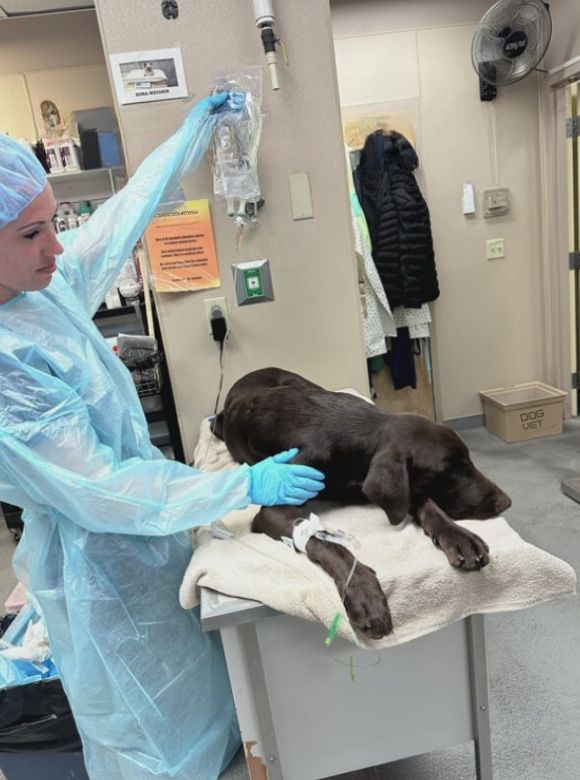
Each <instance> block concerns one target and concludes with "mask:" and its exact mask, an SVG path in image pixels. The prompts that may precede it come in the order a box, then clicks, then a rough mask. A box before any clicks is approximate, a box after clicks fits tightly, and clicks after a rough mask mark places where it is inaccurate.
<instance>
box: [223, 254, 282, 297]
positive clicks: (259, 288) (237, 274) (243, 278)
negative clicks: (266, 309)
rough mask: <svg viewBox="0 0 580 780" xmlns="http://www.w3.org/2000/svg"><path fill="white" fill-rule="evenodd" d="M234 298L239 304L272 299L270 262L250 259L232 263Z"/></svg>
mask: <svg viewBox="0 0 580 780" xmlns="http://www.w3.org/2000/svg"><path fill="white" fill-rule="evenodd" d="M232 273H233V275H234V285H235V290H236V300H237V302H238V304H239V305H240V306H247V305H248V304H250V303H264V302H265V301H273V300H274V289H273V287H272V276H271V274H270V262H269V261H268V260H265V259H264V260H251V261H250V262H248V263H235V264H234V265H232Z"/></svg>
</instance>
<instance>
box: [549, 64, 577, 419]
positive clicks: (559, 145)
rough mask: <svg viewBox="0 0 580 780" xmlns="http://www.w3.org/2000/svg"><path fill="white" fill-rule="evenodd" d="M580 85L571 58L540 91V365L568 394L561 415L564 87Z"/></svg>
mask: <svg viewBox="0 0 580 780" xmlns="http://www.w3.org/2000/svg"><path fill="white" fill-rule="evenodd" d="M579 80H580V57H576V58H575V59H574V60H570V61H569V62H566V63H564V64H563V65H561V66H559V67H557V68H553V69H552V70H550V71H549V72H548V73H547V74H546V78H545V79H543V80H542V81H541V82H540V90H539V135H540V171H541V180H542V187H541V192H540V200H541V218H542V283H543V288H544V295H543V311H542V312H541V316H542V318H543V324H544V328H543V330H544V334H545V335H544V345H543V346H544V366H545V375H546V378H547V381H548V382H550V383H551V384H553V385H555V386H556V387H559V388H561V389H562V390H565V391H566V392H567V393H568V397H567V399H566V403H565V414H566V416H570V414H571V412H572V403H571V401H572V381H571V378H572V338H571V304H570V269H569V259H568V253H569V248H568V223H569V220H568V208H569V207H568V171H567V139H566V87H567V86H568V85H569V84H570V83H573V82H574V81H579Z"/></svg>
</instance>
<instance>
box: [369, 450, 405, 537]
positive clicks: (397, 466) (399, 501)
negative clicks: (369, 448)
mask: <svg viewBox="0 0 580 780" xmlns="http://www.w3.org/2000/svg"><path fill="white" fill-rule="evenodd" d="M362 491H363V493H364V494H365V496H366V497H367V498H368V499H369V500H370V501H372V503H373V504H377V506H380V507H381V509H384V510H385V512H386V513H387V516H388V518H389V521H390V522H391V524H392V525H399V523H401V522H402V521H403V520H404V519H405V517H406V516H407V514H408V513H409V511H410V509H411V492H410V488H409V473H408V471H407V462H406V458H405V456H404V454H403V453H402V452H401V450H400V449H398V448H397V447H394V446H392V445H386V446H383V447H382V448H381V449H379V450H377V452H376V453H375V455H374V456H373V459H372V460H371V465H370V468H369V470H368V473H367V476H366V479H365V481H364V482H363V486H362Z"/></svg>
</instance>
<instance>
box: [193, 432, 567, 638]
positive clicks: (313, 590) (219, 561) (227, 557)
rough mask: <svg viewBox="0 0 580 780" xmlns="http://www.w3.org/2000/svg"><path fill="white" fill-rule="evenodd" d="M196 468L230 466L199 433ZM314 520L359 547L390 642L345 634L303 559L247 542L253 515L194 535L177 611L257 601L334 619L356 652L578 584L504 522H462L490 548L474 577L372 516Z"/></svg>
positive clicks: (324, 513) (335, 606)
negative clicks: (205, 597)
mask: <svg viewBox="0 0 580 780" xmlns="http://www.w3.org/2000/svg"><path fill="white" fill-rule="evenodd" d="M195 464H196V467H197V468H200V469H205V470H210V471H214V470H216V469H218V468H224V467H227V466H230V465H232V460H231V457H230V455H229V453H228V451H227V449H226V447H225V445H224V444H223V442H220V441H218V440H217V439H215V438H214V437H213V436H211V435H210V433H209V428H208V424H207V421H204V423H202V429H201V435H200V440H199V443H198V446H197V450H196V460H195ZM328 506H329V505H328V504H326V505H325V504H323V503H322V502H320V503H319V504H318V505H316V504H315V505H314V511H315V512H316V513H317V514H318V515H319V516H320V519H321V521H322V523H323V525H324V526H325V527H327V528H330V529H334V530H337V529H339V530H343V531H345V532H347V533H349V534H351V535H353V536H355V537H356V538H357V539H358V541H359V542H360V549H359V551H358V558H359V559H360V560H361V561H362V562H363V563H365V564H367V565H368V566H371V567H372V568H373V569H374V570H375V571H376V572H377V576H378V578H379V580H380V583H381V586H382V588H383V590H384V591H385V593H386V595H387V598H388V600H389V606H390V609H391V615H392V618H393V626H394V630H393V633H392V634H390V635H389V636H387V637H384V638H383V639H380V640H367V639H365V637H364V636H363V635H362V634H360V633H359V632H358V631H356V630H354V629H353V628H352V626H351V625H350V623H349V621H348V618H347V617H346V613H345V611H344V607H343V605H342V602H341V599H340V596H339V593H338V591H337V589H336V586H335V584H334V582H333V581H332V580H331V579H330V577H328V575H326V574H325V573H324V572H323V571H322V569H321V568H320V567H319V566H317V565H316V564H314V563H312V562H311V561H310V560H309V559H308V558H307V556H306V555H303V554H298V553H296V552H295V551H294V550H292V549H290V548H289V547H287V546H286V545H285V544H283V543H282V542H278V541H274V540H273V539H271V538H270V537H268V536H266V535H265V534H253V533H251V532H250V524H251V521H252V518H253V517H254V515H255V514H256V512H257V511H258V507H255V506H253V507H249V508H248V509H245V510H243V511H239V512H232V513H230V514H229V515H226V516H225V517H224V518H223V519H222V520H221V521H220V523H219V525H220V526H221V527H223V528H226V529H228V530H229V531H231V532H233V534H234V537H233V538H230V539H223V540H221V539H215V538H213V537H212V532H211V530H210V529H209V528H200V529H197V530H196V531H194V544H195V545H196V546H197V549H196V550H195V552H194V554H193V557H192V560H191V563H190V565H189V567H188V569H187V571H186V573H185V576H184V579H183V582H182V586H181V590H180V601H181V605H182V606H183V607H184V608H185V609H190V608H191V607H193V606H195V605H196V604H198V603H199V589H200V587H207V588H211V589H212V590H216V591H219V592H221V593H225V594H227V595H230V596H239V597H241V598H247V599H253V600H256V601H261V602H263V603H264V604H266V605H268V606H270V607H272V608H273V609H276V610H279V611H280V612H285V613H288V614H290V615H295V616H297V617H301V618H304V619H306V620H316V621H320V622H321V623H323V624H324V625H325V626H327V627H330V624H331V623H332V620H333V618H334V615H335V614H336V613H337V612H340V613H341V614H342V616H343V619H342V620H341V621H340V624H339V629H338V633H339V634H340V635H341V636H343V637H344V638H345V639H348V640H350V641H351V642H355V643H356V644H357V645H359V646H361V647H373V648H379V647H392V646H394V645H398V644H401V643H402V642H408V641H409V640H411V639H415V638H417V637H419V636H422V635H424V634H428V633H430V632H431V631H436V630H437V629H439V628H443V627H444V626H447V625H449V624H450V623H453V622H455V621H457V620H461V619H462V618H464V617H467V616H468V615H472V614H477V613H488V612H504V611H509V610H515V609H522V608H524V607H530V606H533V605H534V604H540V603H541V602H543V601H548V600H550V599H554V598H558V597H561V596H571V595H574V594H575V592H576V576H575V573H574V570H573V569H572V567H571V566H569V565H568V564H567V563H564V561H562V560H560V559H559V558H556V557H554V556H553V555H550V554H549V553H547V552H544V551H543V550H540V549H538V548H537V547H534V546H533V545H531V544H528V543H527V542H525V541H524V540H523V539H522V538H521V537H520V536H519V535H518V534H517V533H516V532H515V531H514V530H513V529H512V528H510V526H509V525H508V524H507V523H506V521H505V520H504V519H503V518H497V519H495V520H484V521H477V520H470V521H461V522H460V525H462V526H464V527H465V528H468V529H470V530H471V531H473V532H474V533H476V534H478V535H479V536H481V537H482V539H484V540H485V541H486V542H487V544H488V545H489V547H490V559H491V560H490V563H489V565H488V566H486V567H485V568H484V569H482V570H481V571H479V572H464V571H460V570H457V569H454V568H452V567H451V566H450V565H449V563H448V561H447V558H446V557H445V555H444V554H443V553H442V552H441V550H438V549H436V548H435V547H434V546H433V544H432V542H431V540H430V539H429V538H428V537H427V536H425V535H424V533H423V531H422V529H421V528H420V527H419V526H417V525H416V524H415V523H413V522H410V521H409V522H405V523H403V524H402V525H400V526H397V527H394V526H391V525H390V524H389V522H388V520H387V518H386V516H385V513H384V512H383V511H382V510H380V509H378V508H377V507H373V506H362V507H361V506H353V507H331V508H326V509H325V507H328Z"/></svg>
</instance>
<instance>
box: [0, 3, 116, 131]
mask: <svg viewBox="0 0 580 780" xmlns="http://www.w3.org/2000/svg"><path fill="white" fill-rule="evenodd" d="M48 96H49V97H50V99H51V100H53V101H54V102H55V103H56V104H57V106H58V107H59V109H60V110H61V111H62V112H63V114H64V115H65V116H68V114H69V113H70V112H71V111H73V110H80V109H85V108H95V107H99V106H112V105H113V97H112V94H111V87H110V84H109V77H108V73H107V68H106V66H105V55H104V53H103V46H102V43H101V36H100V33H99V27H98V24H97V18H96V15H95V13H94V11H81V12H76V13H69V14H54V15H48V16H42V17H27V18H23V19H10V20H8V21H4V22H2V24H0V105H1V106H2V112H1V113H0V132H2V133H8V134H9V135H11V136H12V137H14V138H39V137H40V136H41V134H42V131H41V128H42V118H41V115H40V103H41V101H42V100H45V99H46V98H47V97H48Z"/></svg>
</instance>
